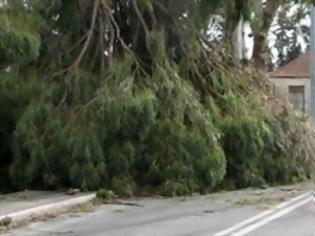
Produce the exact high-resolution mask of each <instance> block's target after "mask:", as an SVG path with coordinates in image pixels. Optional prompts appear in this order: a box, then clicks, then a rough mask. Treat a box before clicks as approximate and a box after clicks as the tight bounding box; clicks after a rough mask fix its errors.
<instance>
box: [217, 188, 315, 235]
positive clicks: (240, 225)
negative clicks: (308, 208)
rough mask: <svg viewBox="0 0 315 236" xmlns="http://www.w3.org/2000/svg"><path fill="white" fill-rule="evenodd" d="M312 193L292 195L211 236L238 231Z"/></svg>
mask: <svg viewBox="0 0 315 236" xmlns="http://www.w3.org/2000/svg"><path fill="white" fill-rule="evenodd" d="M312 195H313V193H312V192H311V191H310V192H306V193H304V194H302V195H299V196H297V197H294V198H292V199H289V200H288V201H286V202H283V203H281V204H279V205H277V206H275V207H273V208H271V209H270V210H266V211H264V212H262V213H260V214H258V215H256V216H254V217H251V218H249V219H247V220H244V221H242V222H240V223H238V224H236V225H234V226H232V227H230V228H227V229H225V230H222V231H220V232H218V233H216V234H214V235H213V236H226V235H230V234H231V233H233V232H235V231H239V230H241V229H242V228H244V227H246V226H247V225H251V224H252V223H255V222H256V221H258V220H260V219H262V218H264V217H267V216H268V215H271V214H273V213H276V212H277V211H279V210H281V209H283V208H286V207H288V206H290V205H291V204H294V203H295V202H298V201H302V200H303V199H304V198H308V197H310V196H312Z"/></svg>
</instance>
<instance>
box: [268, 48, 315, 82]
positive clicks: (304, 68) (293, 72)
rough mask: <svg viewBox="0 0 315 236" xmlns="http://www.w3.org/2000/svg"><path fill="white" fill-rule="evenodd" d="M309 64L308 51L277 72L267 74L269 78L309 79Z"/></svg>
mask: <svg viewBox="0 0 315 236" xmlns="http://www.w3.org/2000/svg"><path fill="white" fill-rule="evenodd" d="M310 63H311V62H310V52H309V51H308V52H307V53H305V54H302V55H300V56H299V57H298V58H296V59H295V60H293V61H291V62H289V63H288V64H286V65H285V66H283V67H281V68H279V69H278V70H277V71H275V72H271V73H269V76H270V77H271V78H292V79H295V78H309V75H310Z"/></svg>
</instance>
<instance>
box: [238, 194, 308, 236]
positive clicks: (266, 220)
mask: <svg viewBox="0 0 315 236" xmlns="http://www.w3.org/2000/svg"><path fill="white" fill-rule="evenodd" d="M312 200H313V197H309V198H307V199H304V200H302V201H299V202H297V203H295V204H294V205H292V206H289V207H287V208H284V209H283V210H280V211H279V212H277V213H275V214H273V215H271V216H268V217H266V218H264V219H262V220H260V221H258V222H257V223H255V224H252V225H250V226H248V227H246V228H244V229H242V230H240V231H239V232H237V233H234V234H232V236H243V235H247V234H248V233H250V232H252V231H254V230H256V229H258V228H260V227H262V226H264V225H265V224H267V223H269V222H271V221H274V220H276V219H278V218H280V217H281V216H284V215H286V214H288V213H290V212H291V211H294V210H295V209H297V208H299V207H301V206H304V205H306V204H307V203H309V202H311V201H312Z"/></svg>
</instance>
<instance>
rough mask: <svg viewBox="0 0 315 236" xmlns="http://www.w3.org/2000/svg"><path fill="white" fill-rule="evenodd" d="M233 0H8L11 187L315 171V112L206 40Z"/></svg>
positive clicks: (5, 70)
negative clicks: (313, 125)
mask: <svg viewBox="0 0 315 236" xmlns="http://www.w3.org/2000/svg"><path fill="white" fill-rule="evenodd" d="M227 2H228V1H223V0H217V1H207V0H199V1H191V0H180V1H179V0H172V1H170V0H165V1H164V0H125V1H119V0H90V1H86V0H85V1H84V0H83V1H82V0H78V1H70V0H68V1H67V0H60V1H52V0H45V1H43V0H41V1H40V0H24V1H20V0H16V1H14V0H12V1H8V2H7V3H5V4H4V5H3V6H2V7H1V8H0V23H1V24H0V35H1V37H0V54H1V61H0V68H1V75H0V78H1V80H0V101H1V108H0V117H1V124H0V131H1V133H0V138H1V144H0V145H1V151H2V152H1V159H0V163H1V164H3V166H5V169H4V170H0V171H2V173H5V175H7V176H9V178H8V179H9V181H11V186H12V187H14V188H26V187H31V188H41V189H52V188H53V189H56V188H64V187H79V188H81V189H84V190H86V189H97V188H100V187H104V188H112V189H114V190H115V191H116V192H117V193H118V194H121V195H132V194H135V193H138V192H139V191H140V192H146V191H148V192H150V193H152V192H161V193H163V194H165V195H176V194H189V193H192V192H195V191H200V192H207V191H211V190H213V189H215V188H216V187H222V186H226V185H227V186H229V187H247V186H259V185H263V184H266V183H277V182H279V183H280V182H283V183H288V182H292V181H296V180H301V179H304V178H307V177H309V176H310V175H311V169H312V166H311V165H310V164H311V163H312V160H311V153H312V151H313V150H314V146H313V144H314V141H313V136H312V135H313V134H312V132H311V131H310V129H308V127H307V122H306V119H305V118H304V117H299V116H296V115H295V114H294V113H292V112H291V111H290V109H288V108H287V107H286V106H285V105H284V103H281V102H280V100H279V99H278V100H277V99H276V98H274V97H273V96H272V94H271V93H270V91H269V89H268V84H267V83H266V82H265V80H264V79H263V78H261V77H263V75H262V74H258V73H256V72H254V71H253V70H252V69H251V68H247V69H245V70H244V68H242V67H239V66H238V64H237V62H235V61H234V59H233V57H232V56H230V52H229V51H225V50H226V49H227V50H228V48H229V47H225V46H216V47H214V46H213V44H212V42H211V41H209V39H208V38H207V37H206V29H207V27H208V21H209V18H210V17H212V16H213V14H216V13H217V12H219V11H221V9H222V3H224V4H226V3H227ZM258 77H259V78H258ZM281 104H282V105H281Z"/></svg>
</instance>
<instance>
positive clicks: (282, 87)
mask: <svg viewBox="0 0 315 236" xmlns="http://www.w3.org/2000/svg"><path fill="white" fill-rule="evenodd" d="M270 81H271V82H272V83H273V84H274V85H275V88H276V92H278V93H280V94H281V95H284V96H286V97H288V95H289V86H305V111H306V112H308V111H309V108H310V79H309V78H304V79H303V78H270Z"/></svg>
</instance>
